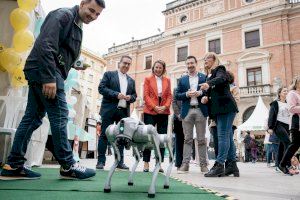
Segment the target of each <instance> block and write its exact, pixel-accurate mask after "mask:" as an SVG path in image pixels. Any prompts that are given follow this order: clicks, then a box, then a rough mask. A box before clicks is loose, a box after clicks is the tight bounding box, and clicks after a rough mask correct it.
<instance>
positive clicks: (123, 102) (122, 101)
mask: <svg viewBox="0 0 300 200" xmlns="http://www.w3.org/2000/svg"><path fill="white" fill-rule="evenodd" d="M118 76H119V83H120V90H121V94H124V95H126V92H127V86H128V80H127V75H126V74H123V73H122V72H120V71H119V70H118ZM118 107H121V108H126V100H125V99H120V100H119V103H118Z"/></svg>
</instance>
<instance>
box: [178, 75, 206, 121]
mask: <svg viewBox="0 0 300 200" xmlns="http://www.w3.org/2000/svg"><path fill="white" fill-rule="evenodd" d="M205 79H206V78H205V75H204V74H202V73H198V88H197V90H199V89H200V85H199V84H201V83H205ZM190 88H191V87H190V81H189V76H188V75H185V76H183V77H181V78H180V79H179V82H178V86H177V90H176V94H175V96H176V100H178V101H181V102H182V108H181V114H180V115H181V118H182V119H184V118H185V117H186V116H187V114H188V112H189V109H190V101H191V98H190V97H187V96H186V92H187V91H188V90H189V89H190ZM203 96H204V94H202V95H200V96H199V97H198V103H199V107H200V110H201V112H202V114H203V116H204V117H207V116H208V112H207V105H205V104H202V103H201V98H202V97H203Z"/></svg>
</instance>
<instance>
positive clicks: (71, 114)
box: [69, 109, 76, 118]
mask: <svg viewBox="0 0 300 200" xmlns="http://www.w3.org/2000/svg"><path fill="white" fill-rule="evenodd" d="M75 116H76V111H75V110H74V109H71V110H69V117H70V118H75Z"/></svg>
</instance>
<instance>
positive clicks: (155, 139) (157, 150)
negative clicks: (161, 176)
mask: <svg viewBox="0 0 300 200" xmlns="http://www.w3.org/2000/svg"><path fill="white" fill-rule="evenodd" d="M152 142H153V144H154V151H155V158H156V165H155V168H154V171H153V176H152V181H151V185H150V187H149V190H148V197H149V198H154V197H155V184H156V179H157V175H158V171H159V168H160V165H161V155H160V148H159V138H158V137H157V134H153V135H152Z"/></svg>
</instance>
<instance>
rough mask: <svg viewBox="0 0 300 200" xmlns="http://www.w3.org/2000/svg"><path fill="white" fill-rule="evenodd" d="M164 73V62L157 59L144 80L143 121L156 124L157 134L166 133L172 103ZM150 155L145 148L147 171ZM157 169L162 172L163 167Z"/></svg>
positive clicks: (168, 83)
mask: <svg viewBox="0 0 300 200" xmlns="http://www.w3.org/2000/svg"><path fill="white" fill-rule="evenodd" d="M165 74H166V64H165V62H164V61H162V60H157V61H155V62H154V64H153V67H152V73H151V75H150V76H149V77H146V78H145V81H144V100H145V105H144V123H145V124H151V125H153V126H156V127H157V132H158V134H167V129H168V117H169V115H170V106H171V103H172V93H171V83H170V79H169V78H167V77H166V76H165ZM164 150H165V149H164V148H161V149H160V152H161V157H162V161H163V160H164ZM150 157H151V151H150V150H148V149H145V150H144V152H143V160H144V162H145V163H144V172H149V162H150ZM159 171H160V172H163V169H160V170H159Z"/></svg>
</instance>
